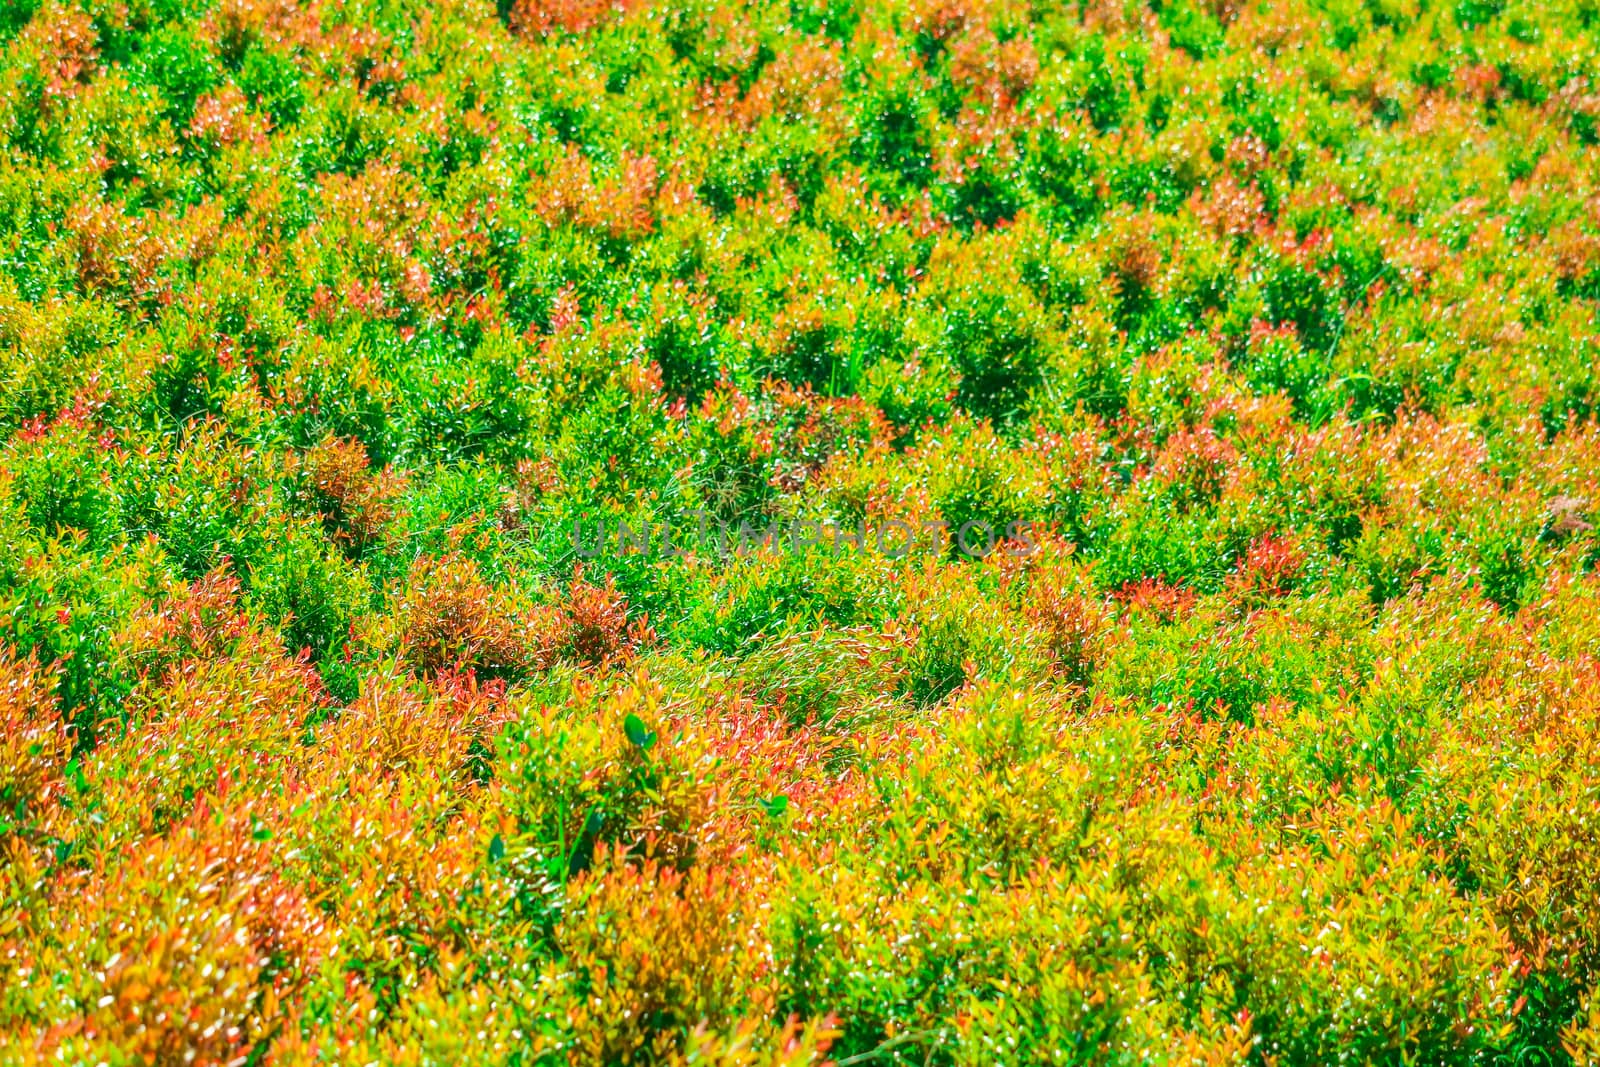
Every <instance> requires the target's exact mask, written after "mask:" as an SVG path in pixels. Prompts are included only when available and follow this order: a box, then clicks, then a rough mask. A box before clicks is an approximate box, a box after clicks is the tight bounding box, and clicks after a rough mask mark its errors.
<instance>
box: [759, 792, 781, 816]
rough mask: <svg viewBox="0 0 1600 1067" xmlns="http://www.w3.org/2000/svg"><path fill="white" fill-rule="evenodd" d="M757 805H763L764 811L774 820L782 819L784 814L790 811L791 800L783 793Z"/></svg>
mask: <svg viewBox="0 0 1600 1067" xmlns="http://www.w3.org/2000/svg"><path fill="white" fill-rule="evenodd" d="M756 803H757V804H760V805H761V810H762V811H765V812H766V813H767V814H768V815H770V816H772V817H773V818H774V819H777V818H781V817H782V816H783V814H784V812H786V811H788V810H789V798H788V797H786V796H784V795H783V794H782V793H779V794H778V795H777V796H775V797H773V798H772V799H771V800H757V801H756Z"/></svg>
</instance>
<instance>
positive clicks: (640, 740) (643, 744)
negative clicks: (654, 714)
mask: <svg viewBox="0 0 1600 1067" xmlns="http://www.w3.org/2000/svg"><path fill="white" fill-rule="evenodd" d="M622 730H623V732H624V733H626V734H627V735H628V740H629V741H631V742H633V744H634V745H635V746H636V747H637V748H639V749H641V750H642V751H645V752H648V751H649V750H650V748H651V746H652V745H654V744H655V743H656V732H655V731H654V730H651V729H648V728H647V727H646V726H645V724H644V720H643V719H641V718H639V716H637V715H634V714H633V713H631V712H630V713H629V714H628V717H627V718H626V719H623V720H622Z"/></svg>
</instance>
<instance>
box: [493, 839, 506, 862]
mask: <svg viewBox="0 0 1600 1067" xmlns="http://www.w3.org/2000/svg"><path fill="white" fill-rule="evenodd" d="M505 854H506V843H505V839H504V838H502V837H501V836H500V835H499V834H495V835H494V839H493V840H491V841H490V842H489V862H490V863H499V862H500V860H501V859H503V858H504V857H505Z"/></svg>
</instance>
